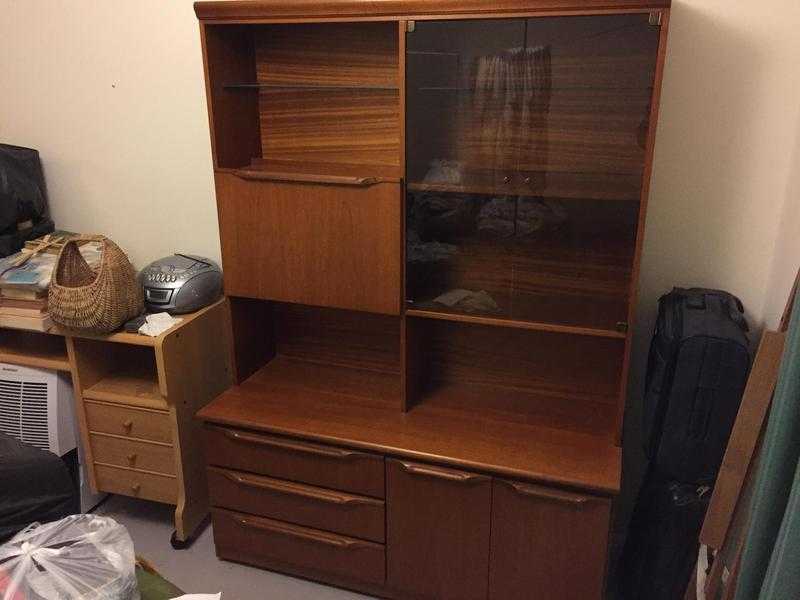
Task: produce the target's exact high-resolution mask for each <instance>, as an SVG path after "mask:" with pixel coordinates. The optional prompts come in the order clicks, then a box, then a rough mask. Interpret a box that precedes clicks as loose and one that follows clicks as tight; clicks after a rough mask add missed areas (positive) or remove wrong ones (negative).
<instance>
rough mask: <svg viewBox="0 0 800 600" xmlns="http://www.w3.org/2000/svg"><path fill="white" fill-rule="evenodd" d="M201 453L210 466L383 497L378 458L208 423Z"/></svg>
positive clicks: (381, 466) (381, 476)
mask: <svg viewBox="0 0 800 600" xmlns="http://www.w3.org/2000/svg"><path fill="white" fill-rule="evenodd" d="M205 443H206V456H207V457H208V461H209V462H210V463H211V464H212V465H215V466H219V467H228V468H231V469H237V470H241V471H250V472H251V473H258V474H260V475H268V476H270V477H277V478H280V479H287V480H291V481H298V482H302V483H308V484H311V485H318V486H321V487H325V488H330V489H334V490H342V491H345V492H351V493H353V494H363V495H365V496H373V497H375V498H383V497H384V494H385V490H384V469H383V457H382V456H378V455H375V454H369V453H366V452H360V451H357V450H349V449H344V448H336V447H334V446H323V445H321V444H312V443H309V442H304V441H299V440H293V439H289V438H284V437H278V436H273V435H266V434H262V433H251V432H248V431H242V430H238V429H228V428H224V427H215V426H207V427H206V430H205Z"/></svg>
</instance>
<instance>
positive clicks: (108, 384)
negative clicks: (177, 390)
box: [83, 364, 169, 410]
mask: <svg viewBox="0 0 800 600" xmlns="http://www.w3.org/2000/svg"><path fill="white" fill-rule="evenodd" d="M83 397H84V398H88V399H91V400H100V401H104V402H114V403H118V404H128V405H132V406H139V407H141V408H150V409H156V410H167V409H168V408H169V406H168V404H167V401H166V400H165V399H164V397H163V396H162V395H161V391H160V389H159V385H158V378H157V376H156V374H155V371H154V370H153V368H151V367H149V365H148V366H145V367H142V366H139V365H133V364H129V365H124V366H122V367H120V368H119V369H118V370H116V371H114V372H112V373H109V374H108V375H106V376H105V377H104V378H102V379H101V380H100V381H98V382H97V383H95V384H94V385H92V386H91V387H89V388H87V389H85V390H83Z"/></svg>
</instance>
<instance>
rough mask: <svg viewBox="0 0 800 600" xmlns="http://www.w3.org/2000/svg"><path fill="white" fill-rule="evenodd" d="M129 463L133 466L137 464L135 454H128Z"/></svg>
mask: <svg viewBox="0 0 800 600" xmlns="http://www.w3.org/2000/svg"><path fill="white" fill-rule="evenodd" d="M128 462H129V463H131V464H133V463H135V462H136V455H135V454H128Z"/></svg>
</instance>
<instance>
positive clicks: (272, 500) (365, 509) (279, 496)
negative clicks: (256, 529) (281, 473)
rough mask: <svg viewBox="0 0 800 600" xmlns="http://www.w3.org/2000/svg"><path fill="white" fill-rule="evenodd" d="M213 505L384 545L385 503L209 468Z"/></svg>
mask: <svg viewBox="0 0 800 600" xmlns="http://www.w3.org/2000/svg"><path fill="white" fill-rule="evenodd" d="M208 485H209V490H210V493H211V503H212V504H213V505H214V506H219V507H222V508H230V509H233V510H237V511H242V512H247V513H251V514H255V515H261V516H264V517H269V518H271V519H279V520H281V521H288V522H291V523H297V524H299V525H305V526H308V527H316V528H318V529H324V530H326V531H332V532H334V533H341V534H344V535H351V536H353V537H358V538H363V539H367V540H372V541H374V542H380V543H383V541H384V539H385V533H384V529H385V525H384V523H385V516H384V504H383V500H377V499H375V498H368V497H366V496H355V495H353V494H347V493H345V492H337V491H334V490H327V489H324V488H318V487H312V486H309V485H304V484H301V483H293V482H290V481H284V480H281V479H272V478H271V477H263V476H261V475H251V474H248V473H241V472H238V471H230V470H227V469H218V468H216V467H210V468H209V469H208Z"/></svg>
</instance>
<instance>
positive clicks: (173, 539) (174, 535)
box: [169, 531, 192, 550]
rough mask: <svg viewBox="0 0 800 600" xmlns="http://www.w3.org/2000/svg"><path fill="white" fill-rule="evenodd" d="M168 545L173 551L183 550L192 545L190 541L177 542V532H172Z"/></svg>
mask: <svg viewBox="0 0 800 600" xmlns="http://www.w3.org/2000/svg"><path fill="white" fill-rule="evenodd" d="M169 543H170V544H171V545H172V548H173V549H174V550H185V549H186V548H188V547H189V546H191V544H192V542H191V540H183V541H182V540H179V539H178V532H177V531H173V532H172V536H171V537H170V538H169Z"/></svg>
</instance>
